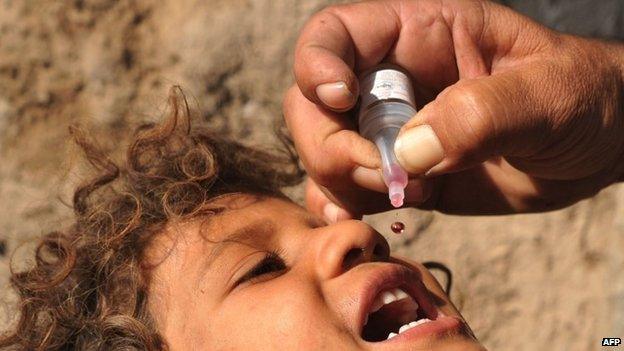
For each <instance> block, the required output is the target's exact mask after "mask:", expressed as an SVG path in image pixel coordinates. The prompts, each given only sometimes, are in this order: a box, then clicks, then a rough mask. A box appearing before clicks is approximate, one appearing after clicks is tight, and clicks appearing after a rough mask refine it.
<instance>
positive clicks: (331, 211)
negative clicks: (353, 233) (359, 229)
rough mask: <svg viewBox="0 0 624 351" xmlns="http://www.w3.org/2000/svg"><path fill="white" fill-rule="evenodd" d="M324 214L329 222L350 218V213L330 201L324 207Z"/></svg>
mask: <svg viewBox="0 0 624 351" xmlns="http://www.w3.org/2000/svg"><path fill="white" fill-rule="evenodd" d="M323 216H324V217H325V220H326V221H327V223H336V222H338V220H339V219H348V218H349V217H350V216H349V213H348V212H347V211H345V210H344V209H342V208H340V207H338V206H336V205H335V204H333V203H331V202H330V203H328V204H326V205H325V206H324V207H323Z"/></svg>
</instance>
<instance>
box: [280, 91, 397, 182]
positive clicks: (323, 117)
mask: <svg viewBox="0 0 624 351" xmlns="http://www.w3.org/2000/svg"><path fill="white" fill-rule="evenodd" d="M284 118H285V120H286V124H287V126H288V129H289V131H290V133H291V134H292V137H293V140H294V142H295V147H296V149H297V152H298V153H299V156H300V158H301V161H302V162H303V165H304V167H305V169H306V171H307V172H308V174H309V175H310V177H312V178H313V179H314V180H315V182H317V183H318V184H319V185H321V186H324V187H331V188H352V187H353V184H354V183H355V184H357V185H359V186H361V187H364V188H368V189H374V190H377V191H383V189H384V188H385V185H384V184H383V180H382V178H381V175H380V173H379V171H378V170H379V169H380V157H379V152H378V151H377V149H376V147H375V145H374V144H373V143H371V142H370V141H368V140H366V139H364V138H362V137H361V136H360V135H358V133H356V132H355V131H354V128H355V127H354V124H353V122H352V121H351V119H350V118H348V117H347V116H346V115H340V114H338V113H335V112H332V111H328V110H325V109H323V108H320V107H319V106H317V105H315V104H313V103H312V102H310V101H309V100H308V99H306V98H305V97H304V96H303V95H302V93H301V91H300V90H299V88H298V87H297V86H294V87H292V88H291V89H290V90H289V91H288V93H287V94H286V97H285V99H284Z"/></svg>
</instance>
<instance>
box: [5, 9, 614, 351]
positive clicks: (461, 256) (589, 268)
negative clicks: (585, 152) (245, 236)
mask: <svg viewBox="0 0 624 351" xmlns="http://www.w3.org/2000/svg"><path fill="white" fill-rule="evenodd" d="M332 2H335V1H331V0H308V1H304V0H300V1H299V0H247V1H244V0H203V1H199V0H161V1H157V0H153V1H150V0H139V1H130V0H122V1H113V0H75V1H56V0H1V1H0V160H2V163H1V166H0V240H2V241H1V242H0V252H2V246H3V244H4V245H5V246H6V247H5V250H6V252H7V254H6V255H4V257H0V289H2V291H6V292H7V293H3V294H0V296H1V297H2V301H3V302H2V303H0V325H2V324H5V323H6V322H7V321H8V320H10V318H11V315H12V309H11V302H12V301H14V299H13V296H12V295H11V294H10V292H8V287H7V275H8V267H9V255H8V254H9V253H11V252H13V251H15V250H16V248H18V247H24V244H27V243H29V242H32V240H33V239H35V238H37V237H38V236H40V235H41V234H42V233H44V232H46V231H48V230H50V229H53V228H57V227H59V226H61V225H62V224H63V223H64V222H65V221H66V219H67V218H68V214H69V209H68V206H67V205H64V204H63V203H68V202H69V199H70V193H71V189H72V187H73V186H74V185H75V184H76V182H77V179H79V178H80V176H81V175H82V174H83V172H82V171H81V168H80V167H77V166H76V164H75V162H74V160H73V158H71V157H69V159H68V155H69V154H70V153H71V147H70V146H69V144H68V143H67V136H68V133H67V127H68V125H69V124H70V123H72V122H80V123H82V124H83V125H87V126H90V127H91V128H93V130H94V134H95V135H96V136H98V137H99V138H100V139H101V140H102V141H103V143H104V144H105V145H108V146H110V147H114V146H115V145H117V144H119V142H120V141H122V140H123V139H124V138H125V137H126V136H127V133H128V131H129V130H131V126H132V125H135V124H136V122H137V121H139V120H144V119H146V118H156V117H158V116H159V114H160V113H161V112H162V108H163V105H164V100H165V97H166V93H167V90H168V88H169V87H170V86H171V85H172V84H180V85H182V87H183V88H184V90H185V91H186V92H187V93H188V94H189V96H191V97H192V100H193V104H194V106H195V107H196V108H197V109H198V111H199V113H200V114H201V116H202V117H204V118H206V119H209V120H210V121H211V123H213V125H214V127H215V128H218V129H219V130H221V131H223V132H224V133H231V134H232V135H234V136H237V137H239V138H241V139H244V140H246V141H247V142H249V143H252V144H253V143H262V144H267V143H271V142H273V141H274V140H273V139H272V137H271V131H272V124H273V121H275V120H276V119H279V118H281V111H280V100H281V95H282V93H283V91H284V90H285V89H286V87H288V86H289V85H290V84H291V83H292V75H291V73H290V66H291V62H292V48H293V44H294V41H295V39H296V36H297V32H298V30H299V28H300V26H301V25H302V24H303V23H304V21H305V20H306V19H307V18H308V17H309V16H310V14H312V13H314V12H315V11H316V10H318V9H320V8H322V7H323V6H324V5H326V4H329V3H332ZM507 3H508V4H510V5H511V6H515V7H516V8H518V9H519V10H521V11H523V12H525V13H527V14H530V15H531V16H533V17H535V18H537V19H538V20H540V21H542V22H544V23H548V24H549V25H551V26H554V27H556V28H557V29H560V30H566V31H572V32H576V33H581V34H585V35H592V36H603V37H610V38H620V39H622V38H624V4H623V3H622V2H621V1H620V0H602V1H600V2H598V3H597V2H595V1H590V0H568V1H552V0H548V1H547V0H544V1H538V0H524V1H521V0H518V1H508V2H507ZM294 196H295V197H297V198H298V199H299V200H300V191H299V192H298V191H295V192H294ZM622 213H624V187H622V186H614V187H612V188H610V189H608V190H606V191H603V192H602V193H601V194H599V195H598V196H597V197H595V198H593V199H591V200H587V201H584V202H582V203H580V204H578V205H576V206H574V207H572V208H569V209H566V210H563V211H557V212H553V213H547V214H541V215H521V216H509V217H490V218H485V217H474V218H465V217H454V216H446V215H442V214H439V213H432V212H422V211H417V210H401V211H398V212H395V213H387V214H384V215H377V216H374V217H372V218H368V220H369V221H370V223H372V224H373V225H374V226H375V227H376V228H378V229H379V230H380V231H381V232H382V233H385V234H387V235H388V237H389V238H390V240H391V242H392V245H393V247H394V248H395V249H396V250H398V252H400V253H401V254H403V255H405V256H410V257H412V258H415V259H418V260H436V261H440V262H443V263H445V264H446V265H447V266H448V267H450V268H451V269H452V271H453V278H454V287H453V291H452V298H453V299H454V301H455V302H456V303H457V305H458V306H459V307H460V308H461V310H462V312H463V313H464V315H465V317H466V318H467V320H468V321H469V323H470V324H471V325H472V327H473V329H474V330H475V332H476V334H477V336H478V337H479V338H480V339H481V340H482V342H483V343H484V344H485V345H486V346H487V347H488V348H490V349H491V350H579V351H585V350H597V349H600V346H599V345H600V340H601V338H602V337H624V276H623V274H622V268H623V267H624V235H623V233H624V216H621V215H619V214H622ZM397 218H400V219H402V220H404V221H405V223H406V224H407V228H408V229H407V233H406V234H405V235H404V236H402V237H397V236H396V235H394V234H389V233H388V232H389V230H388V228H389V224H390V223H391V222H393V221H394V220H396V219H397ZM26 247H27V246H26ZM22 256H23V255H20V254H19V253H18V254H17V259H16V261H15V266H17V267H20V266H23V265H24V264H27V263H28V262H27V261H24V260H21V259H19V258H20V257H22ZM442 278H443V276H442Z"/></svg>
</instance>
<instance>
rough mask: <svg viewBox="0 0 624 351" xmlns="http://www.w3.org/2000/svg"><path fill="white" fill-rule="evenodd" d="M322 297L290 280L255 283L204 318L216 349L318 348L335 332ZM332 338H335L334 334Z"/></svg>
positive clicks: (335, 333)
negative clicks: (292, 283)
mask: <svg viewBox="0 0 624 351" xmlns="http://www.w3.org/2000/svg"><path fill="white" fill-rule="evenodd" d="M331 320H332V318H331V315H330V313H329V312H328V310H327V307H326V305H325V304H324V302H323V300H322V299H321V298H320V297H319V296H317V295H316V294H314V292H313V291H306V290H305V289H296V288H294V287H293V286H292V285H290V284H271V282H267V283H265V284H258V285H256V286H253V287H251V286H250V287H248V288H247V289H243V290H239V291H238V292H236V294H235V295H231V296H230V297H229V298H228V299H226V300H225V301H224V303H223V304H222V305H221V306H220V307H219V310H218V311H217V312H216V313H215V314H214V315H213V316H209V317H208V318H207V321H208V323H207V332H208V333H209V334H210V335H211V337H210V338H209V339H210V340H211V341H217V342H218V345H215V347H214V348H215V349H218V348H229V349H241V350H242V349H245V350H252V349H254V350H261V349H286V350H290V349H293V350H294V349H300V347H301V346H302V345H306V347H307V348H310V347H311V349H320V348H322V346H323V344H324V343H325V342H326V340H327V339H328V336H330V335H338V333H337V331H335V330H332V329H333V328H335V327H334V326H333V324H332V323H331V322H330V321H331ZM334 339H335V338H334Z"/></svg>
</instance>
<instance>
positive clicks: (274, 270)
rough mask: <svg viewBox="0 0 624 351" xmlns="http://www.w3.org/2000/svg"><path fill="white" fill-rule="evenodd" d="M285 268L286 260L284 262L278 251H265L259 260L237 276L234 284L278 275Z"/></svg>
mask: <svg viewBox="0 0 624 351" xmlns="http://www.w3.org/2000/svg"><path fill="white" fill-rule="evenodd" d="M286 269H288V267H287V266H286V262H284V259H282V257H281V256H280V254H279V252H276V251H272V252H269V253H267V254H266V256H264V258H263V259H262V260H261V261H260V262H258V263H257V264H256V265H255V266H253V267H252V268H251V269H250V270H249V271H248V272H247V273H245V275H243V276H242V277H241V278H239V279H238V280H237V281H236V283H235V284H234V286H238V285H240V284H242V283H253V282H257V281H259V280H266V279H270V278H271V277H274V276H278V275H280V274H281V273H283V272H284V271H285V270H286Z"/></svg>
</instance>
